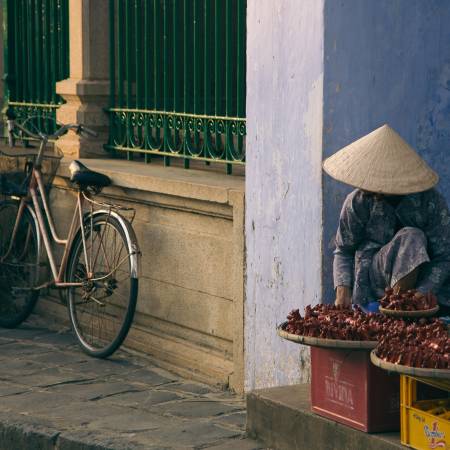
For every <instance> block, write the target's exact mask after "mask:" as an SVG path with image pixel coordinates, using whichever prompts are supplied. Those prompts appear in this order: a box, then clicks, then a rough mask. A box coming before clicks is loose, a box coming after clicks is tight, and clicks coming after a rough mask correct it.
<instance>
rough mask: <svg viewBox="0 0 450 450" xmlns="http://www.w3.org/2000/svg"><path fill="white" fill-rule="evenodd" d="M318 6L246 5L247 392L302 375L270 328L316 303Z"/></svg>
mask: <svg viewBox="0 0 450 450" xmlns="http://www.w3.org/2000/svg"><path fill="white" fill-rule="evenodd" d="M322 92H323V0H303V1H298V0H283V1H273V0H248V2H247V132H248V134H247V151H246V154H247V165H246V220H245V223H246V247H247V291H246V303H245V320H244V324H245V331H244V334H245V372H246V380H245V388H246V390H247V391H248V390H252V389H255V388H259V387H269V386H274V385H282V384H290V383H294V382H298V381H300V380H305V381H306V380H307V379H308V377H309V371H308V368H309V349H308V348H307V347H303V346H300V345H294V344H292V343H290V342H287V341H284V340H282V339H281V338H279V337H278V336H277V335H276V330H275V327H276V325H277V324H280V323H281V322H283V321H284V320H285V318H286V314H287V313H288V312H289V311H290V310H291V309H293V308H299V307H300V308H301V307H303V306H305V305H307V304H310V303H317V302H318V301H319V300H320V298H321V234H322V230H321V226H322V199H321V183H322V178H321V162H322Z"/></svg>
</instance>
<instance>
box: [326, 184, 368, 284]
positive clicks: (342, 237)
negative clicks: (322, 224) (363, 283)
mask: <svg viewBox="0 0 450 450" xmlns="http://www.w3.org/2000/svg"><path fill="white" fill-rule="evenodd" d="M364 203H365V198H364V195H363V194H362V193H361V191H353V192H352V193H351V194H350V195H348V196H347V198H346V199H345V202H344V204H343V206H342V210H341V215H340V217H339V226H338V230H337V233H336V241H335V242H336V249H335V251H334V261H333V278H334V287H335V288H336V287H338V286H348V287H352V286H353V274H354V264H355V252H356V249H357V247H358V245H359V244H360V243H361V241H362V240H363V238H364V228H365V224H366V222H367V219H366V218H365V216H366V214H364V210H365V209H367V205H365V204H364Z"/></svg>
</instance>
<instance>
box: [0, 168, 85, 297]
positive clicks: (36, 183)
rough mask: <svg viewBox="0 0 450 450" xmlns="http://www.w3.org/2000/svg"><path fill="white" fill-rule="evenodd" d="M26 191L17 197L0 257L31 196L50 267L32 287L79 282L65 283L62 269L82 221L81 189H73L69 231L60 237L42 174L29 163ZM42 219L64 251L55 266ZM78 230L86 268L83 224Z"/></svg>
mask: <svg viewBox="0 0 450 450" xmlns="http://www.w3.org/2000/svg"><path fill="white" fill-rule="evenodd" d="M38 192H39V193H40V194H41V200H42V206H43V210H42V206H41V204H40V203H39V199H38ZM29 194H30V195H29V196H27V197H22V198H21V199H20V204H19V209H18V212H17V216H16V221H15V224H14V228H13V233H12V237H11V242H10V244H9V248H8V250H7V252H6V254H5V255H3V256H2V258H1V260H4V259H5V258H7V257H8V255H9V253H10V252H11V250H12V246H13V243H14V240H15V238H16V234H17V230H18V227H19V223H20V220H21V218H22V215H23V214H24V210H25V208H27V204H28V202H29V200H30V197H31V201H32V203H33V207H34V208H33V211H34V213H35V217H36V219H37V225H38V227H39V230H38V231H39V234H40V236H41V237H42V241H43V243H44V248H45V251H46V253H47V257H48V260H49V264H50V269H51V272H52V276H53V279H52V280H50V281H48V282H46V283H44V284H42V285H40V286H36V287H35V289H42V288H44V287H48V286H51V285H54V286H55V287H60V288H67V287H72V286H82V283H81V282H80V283H68V282H65V281H64V273H65V270H66V266H67V261H68V259H69V252H70V245H71V243H72V241H73V239H74V237H75V233H76V232H77V229H78V226H80V225H81V224H82V223H83V204H84V197H83V195H82V192H81V191H78V193H77V204H76V207H75V210H74V214H73V217H72V222H71V225H70V228H69V232H68V235H67V237H66V239H61V238H60V237H59V236H58V234H57V232H56V227H55V222H54V220H53V217H52V214H51V211H50V208H49V205H48V200H47V195H46V191H45V187H44V183H43V181H42V176H41V173H40V171H39V168H38V167H33V171H32V174H31V179H30V185H29ZM44 215H45V217H44ZM45 219H47V223H48V225H49V228H50V233H51V238H52V239H53V242H55V243H56V244H59V245H63V246H64V253H63V256H62V259H61V263H60V266H59V269H58V268H57V265H56V262H55V261H56V260H55V255H54V252H53V249H52V246H51V241H50V236H49V233H48V231H47V227H46V221H45ZM81 233H82V239H83V247H84V255H85V261H86V267H87V268H89V271H90V265H89V261H88V258H87V256H86V255H87V253H86V240H85V236H84V228H83V227H81Z"/></svg>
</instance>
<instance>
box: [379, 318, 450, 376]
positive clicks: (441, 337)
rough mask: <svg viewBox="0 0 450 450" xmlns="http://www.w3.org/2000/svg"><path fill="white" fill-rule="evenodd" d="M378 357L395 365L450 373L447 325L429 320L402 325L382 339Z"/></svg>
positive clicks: (449, 347)
mask: <svg viewBox="0 0 450 450" xmlns="http://www.w3.org/2000/svg"><path fill="white" fill-rule="evenodd" d="M399 322H403V321H399ZM376 354H377V356H378V357H379V358H381V359H383V360H385V361H388V362H391V363H394V364H402V365H405V366H411V367H422V368H431V369H450V339H449V337H448V330H447V325H446V324H445V323H444V322H442V321H440V320H439V319H425V318H422V319H420V320H418V321H416V322H410V323H401V324H400V323H399V324H398V325H397V326H394V327H392V329H390V330H389V332H388V333H386V334H384V335H380V337H379V340H378V345H377V348H376Z"/></svg>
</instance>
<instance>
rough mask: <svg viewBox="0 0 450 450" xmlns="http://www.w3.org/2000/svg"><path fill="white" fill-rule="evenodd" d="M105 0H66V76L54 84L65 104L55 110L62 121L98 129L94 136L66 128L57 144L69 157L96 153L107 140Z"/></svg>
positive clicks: (107, 50)
mask: <svg viewBox="0 0 450 450" xmlns="http://www.w3.org/2000/svg"><path fill="white" fill-rule="evenodd" d="M108 3H109V2H108V0H70V1H69V35H70V36H69V42H70V78H68V79H66V80H63V81H60V82H58V83H57V84H56V92H57V93H58V94H59V95H61V96H62V97H63V98H64V100H66V104H64V105H62V106H61V107H60V108H59V109H58V111H57V119H58V120H59V121H60V122H63V123H68V122H71V123H81V124H84V125H86V126H88V127H90V128H92V129H94V130H95V131H97V132H98V133H99V137H98V138H96V139H93V138H85V137H82V136H78V135H76V134H75V133H74V132H69V133H68V134H67V135H66V136H64V137H62V138H61V139H59V140H58V144H57V145H58V147H59V148H60V149H61V150H62V151H63V152H64V153H65V154H66V155H67V156H70V157H73V158H86V157H99V156H102V155H104V150H103V148H102V146H103V144H104V143H105V142H106V141H107V132H108V117H107V115H106V113H105V112H104V111H103V108H105V107H106V106H108V93H109V57H108V56H109V17H108V13H109V8H108Z"/></svg>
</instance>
